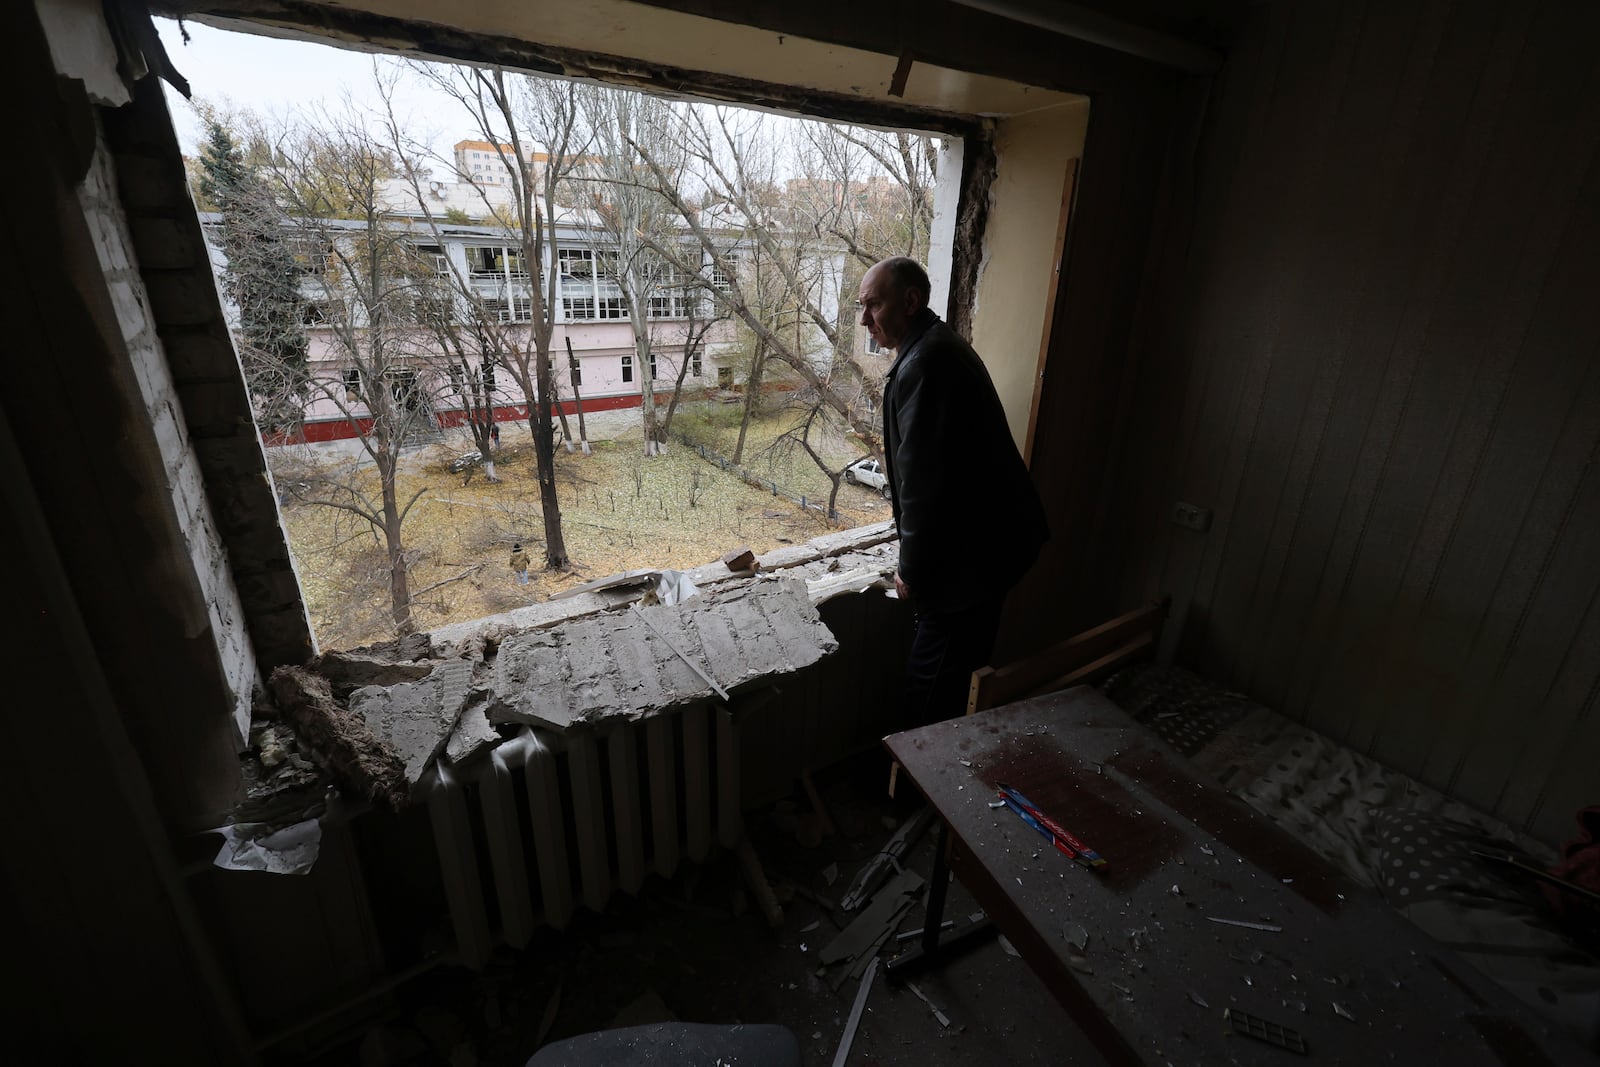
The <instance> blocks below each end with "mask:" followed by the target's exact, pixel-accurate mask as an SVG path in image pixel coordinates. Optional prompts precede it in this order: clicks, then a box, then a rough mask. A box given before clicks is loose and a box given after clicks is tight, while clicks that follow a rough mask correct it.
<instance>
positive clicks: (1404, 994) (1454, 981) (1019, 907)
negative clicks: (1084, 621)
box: [884, 688, 1593, 1067]
mask: <svg viewBox="0 0 1600 1067" xmlns="http://www.w3.org/2000/svg"><path fill="white" fill-rule="evenodd" d="M884 744H885V746H886V747H887V748H888V750H889V752H890V754H891V755H892V756H893V757H894V758H895V759H896V760H898V761H899V763H900V765H901V767H902V768H903V771H904V773H905V774H906V775H908V776H909V777H910V779H911V780H912V782H914V783H915V785H916V786H917V788H918V789H920V790H921V791H922V793H923V795H924V796H926V797H927V799H928V801H929V802H930V803H931V804H932V805H933V807H934V809H935V811H936V812H937V813H938V814H939V816H940V817H941V818H942V819H943V820H944V822H945V825H946V827H947V833H948V838H949V841H950V846H951V849H950V857H949V863H950V868H951V870H953V871H954V872H955V874H956V875H957V876H958V877H959V878H960V879H961V881H962V882H963V883H964V884H965V885H966V886H967V888H968V890H969V891H971V893H972V894H973V896H974V897H975V898H976V899H977V900H978V902H979V903H980V904H981V905H982V906H983V908H984V909H985V911H987V912H988V914H989V916H990V917H991V918H992V919H993V920H994V921H995V923H996V924H997V925H998V926H999V927H1000V929H1001V930H1002V931H1003V932H1004V933H1005V934H1006V936H1007V937H1008V938H1010V940H1011V942H1012V943H1013V945H1015V947H1016V948H1017V950H1018V951H1019V952H1020V953H1021V955H1022V957H1023V959H1024V960H1026V961H1027V963H1028V964H1029V965H1030V967H1032V969H1033V970H1034V972H1035V973H1036V974H1037V975H1038V976H1039V977H1040V978H1041V979H1042V980H1043V981H1044V982H1045V984H1046V985H1047V986H1048V987H1049V989H1050V990H1051V992H1052V993H1054V995H1055V996H1056V998H1057V999H1058V1000H1059V1001H1060V1002H1061V1004H1062V1005H1063V1006H1064V1007H1065V1008H1066V1010H1067V1011H1068V1013H1069V1014H1070V1015H1071V1016H1072V1017H1073V1018H1074V1020H1075V1021H1076V1022H1077V1023H1078V1024H1079V1026H1081V1027H1082V1029H1083V1030H1084V1032H1085V1034H1086V1035H1087V1036H1088V1038H1089V1040H1091V1041H1092V1042H1093V1043H1094V1044H1095V1046H1096V1047H1097V1048H1098V1050H1099V1051H1100V1053H1101V1054H1102V1055H1103V1056H1105V1057H1106V1058H1107V1059H1108V1060H1110V1061H1111V1062H1112V1063H1115V1064H1123V1063H1131V1064H1150V1065H1165V1064H1168V1063H1171V1064H1213V1063H1215V1064H1226V1063H1237V1064H1241V1065H1246V1067H1249V1065H1253V1064H1277V1065H1282V1064H1285V1063H1293V1062H1303V1061H1301V1058H1300V1057H1298V1056H1296V1055H1294V1054H1293V1053H1291V1052H1288V1051H1285V1050H1284V1049H1282V1048H1278V1047H1274V1046H1272V1045H1270V1044H1266V1043H1263V1042H1260V1041H1256V1040H1252V1039H1250V1038H1248V1037H1243V1036H1239V1035H1236V1034H1230V1033H1229V1025H1228V1023H1227V1022H1225V1021H1224V1018H1223V1012H1224V1010H1226V1009H1235V1010H1242V1011H1244V1012H1247V1013H1249V1014H1251V1015H1254V1016H1257V1017H1260V1018H1262V1019H1265V1020H1268V1021H1269V1022H1271V1023H1274V1024H1277V1025H1280V1026H1283V1027H1288V1028H1290V1029H1292V1030H1294V1031H1297V1032H1298V1033H1299V1034H1300V1035H1301V1036H1302V1037H1303V1039H1304V1041H1305V1043H1306V1045H1307V1046H1308V1051H1309V1059H1310V1060H1311V1061H1321V1062H1323V1063H1341V1064H1358V1065H1366V1064H1389V1063H1398V1064H1449V1065H1452V1067H1465V1065H1470V1064H1485V1065H1488V1064H1548V1063H1562V1064H1565V1063H1568V1062H1576V1063H1592V1062H1593V1060H1592V1059H1591V1058H1590V1057H1588V1056H1586V1055H1585V1054H1584V1053H1583V1052H1582V1051H1581V1050H1579V1049H1578V1048H1577V1047H1576V1045H1575V1044H1573V1043H1570V1042H1568V1041H1567V1039H1566V1038H1565V1036H1564V1035H1561V1034H1558V1033H1555V1032H1553V1031H1552V1029H1551V1028H1550V1026H1549V1025H1548V1024H1547V1023H1545V1022H1544V1021H1543V1020H1542V1019H1539V1018H1538V1017H1536V1016H1534V1015H1533V1014H1532V1013H1530V1012H1528V1011H1526V1010H1525V1009H1524V1008H1522V1006H1521V1005H1520V1004H1518V1003H1517V1002H1515V1001H1514V1000H1513V999H1512V998H1511V997H1510V995H1509V994H1507V993H1506V992H1504V991H1503V990H1501V989H1500V988H1499V987H1498V986H1496V985H1494V984H1493V983H1491V982H1490V981H1488V980H1487V979H1486V978H1484V977H1483V976H1482V975H1480V974H1478V973H1477V972H1476V971H1474V970H1472V969H1471V968H1470V967H1469V965H1467V964H1466V963H1464V962H1463V961H1461V960H1460V959H1459V958H1458V957H1456V956H1455V955H1454V954H1452V953H1451V952H1450V951H1449V950H1447V949H1445V948H1444V947H1443V946H1441V945H1439V944H1437V943H1436V942H1434V941H1432V940H1431V939H1429V938H1428V937H1427V936H1426V935H1424V934H1423V933H1422V932H1421V931H1419V930H1417V929H1416V928H1415V927H1413V926H1412V925H1411V924H1410V923H1408V922H1406V921H1405V919H1404V918H1403V917H1401V916H1400V915H1398V914H1396V913H1395V912H1394V911H1393V909H1391V908H1390V907H1389V906H1388V905H1387V904H1385V903H1384V902H1383V900H1382V899H1380V898H1379V897H1378V896H1377V895H1376V894H1374V893H1372V892H1370V891H1368V890H1366V889H1363V888H1362V887H1360V886H1358V885H1356V884H1354V883H1352V882H1351V881H1349V880H1348V879H1347V878H1345V877H1344V876H1343V875H1342V874H1341V873H1339V872H1338V871H1337V870H1336V869H1335V868H1334V867H1333V866H1332V865H1331V864H1329V863H1328V862H1327V861H1325V860H1323V859H1322V858H1321V857H1319V856H1317V855H1316V854H1315V853H1313V852H1312V851H1311V850H1310V849H1308V848H1306V847H1305V846H1303V845H1301V844H1299V843H1298V842H1297V841H1295V840H1294V839H1293V838H1292V837H1291V836H1289V835H1288V834H1287V833H1285V832H1284V831H1282V830H1280V829H1279V828H1278V827H1277V826H1275V825H1274V824H1272V823H1271V822H1269V821H1268V820H1267V819H1265V818H1263V817H1262V816H1260V815H1259V814H1257V813H1256V812H1254V811H1253V810H1252V809H1250V808H1249V807H1248V806H1247V805H1246V804H1245V803H1244V802H1243V801H1241V800H1238V799H1237V798H1235V797H1233V796H1232V795H1230V794H1228V793H1226V792H1224V791H1222V790H1221V789H1218V788H1217V787H1215V786H1213V785H1210V784H1207V783H1204V782H1202V781H1201V780H1200V779H1199V778H1197V777H1196V776H1195V775H1194V774H1193V773H1192V772H1191V771H1190V770H1188V769H1187V767H1186V766H1185V765H1184V762H1183V760H1182V757H1180V756H1178V755H1176V754H1174V753H1173V752H1172V751H1171V750H1170V749H1168V748H1167V747H1166V746H1165V745H1164V744H1163V743H1162V742H1161V741H1160V739H1159V738H1157V737H1156V736H1155V735H1154V734H1153V733H1151V732H1150V731H1148V730H1146V729H1145V728H1144V727H1142V726H1140V725H1139V724H1137V723H1135V722H1134V721H1133V720H1132V719H1130V718H1129V717H1128V716H1127V715H1126V714H1125V713H1124V712H1123V711H1122V710H1121V709H1119V708H1117V707H1116V705H1114V704H1112V703H1110V702H1109V701H1108V700H1107V699H1106V698H1105V697H1104V696H1102V695H1101V694H1100V693H1099V692H1098V691H1097V690H1094V689H1088V688H1079V689H1071V690H1067V691H1065V692H1061V693H1054V694H1050V695H1048V696H1044V697H1037V698H1033V699H1029V700H1024V701H1019V702H1017V703H1015V704H1009V705H1006V706H1004V707H1000V708H996V709H994V710H993V711H988V712H984V713H982V714H979V715H973V716H969V717H967V718H964V719H952V720H950V721H948V722H942V723H935V724H934V725H932V726H926V727H923V728H921V729H917V730H909V731H906V732H905V733H900V734H895V735H893V736H891V737H888V738H886V739H885V740H884ZM999 782H1005V783H1007V784H1009V785H1011V786H1014V787H1015V788H1017V789H1019V790H1021V791H1022V792H1023V793H1024V794H1026V795H1027V797H1028V799H1029V800H1031V801H1032V802H1033V803H1034V804H1036V805H1037V806H1038V807H1039V808H1041V809H1042V810H1043V811H1044V812H1045V813H1046V814H1048V815H1051V816H1052V817H1053V818H1054V819H1055V820H1056V821H1057V822H1058V823H1060V824H1061V825H1062V826H1063V827H1064V828H1065V829H1066V830H1068V831H1070V832H1071V833H1073V834H1075V835H1076V836H1077V837H1079V838H1080V839H1082V840H1083V842H1084V843H1085V844H1087V845H1088V846H1089V847H1090V848H1093V849H1095V850H1097V851H1098V852H1099V853H1100V854H1101V855H1102V856H1103V857H1105V859H1106V860H1107V866H1106V868H1104V869H1103V870H1102V871H1100V872H1092V871H1090V870H1088V869H1086V868H1084V867H1082V866H1080V865H1079V864H1076V863H1074V862H1072V861H1071V860H1070V859H1069V858H1068V857H1067V856H1064V855H1062V854H1061V853H1060V852H1058V851H1056V850H1055V849H1053V848H1052V847H1051V846H1050V843H1049V841H1048V840H1046V839H1045V838H1044V837H1042V836H1040V835H1039V834H1038V833H1037V832H1036V831H1035V830H1033V829H1031V828H1030V827H1029V826H1028V825H1027V824H1025V823H1024V822H1023V821H1022V820H1021V819H1020V818H1018V817H1017V816H1016V815H1014V814H1013V813H1012V812H1011V811H1009V810H1007V809H1005V808H1000V809H991V808H990V807H989V805H990V803H991V802H993V801H994V800H995V798H996V794H995V785H996V784H997V783H999ZM935 881H936V882H937V883H941V884H940V885H937V886H935V888H942V882H943V881H944V879H943V878H942V877H937V878H936V879H935ZM937 895H938V896H940V897H942V895H943V894H942V893H940V894H937ZM938 903H939V902H936V901H934V900H932V899H931V898H930V904H929V910H930V913H932V912H934V911H936V910H938ZM1213 919H1226V920H1232V921H1234V922H1245V923H1256V924H1260V925H1262V926H1266V927H1278V928H1279V929H1278V930H1276V931H1272V930H1265V929H1250V928H1245V927H1241V926H1233V925H1225V924H1221V923H1217V922H1213V921H1212V920H1213ZM937 921H938V916H937V915H933V914H930V922H931V923H932V924H933V926H934V927H936V925H937ZM930 928H933V927H930ZM1085 934H1086V935H1087V943H1086V945H1085V946H1084V948H1083V950H1082V951H1079V950H1078V949H1076V948H1075V947H1073V943H1074V942H1077V941H1082V940H1083V935H1085ZM1335 1005H1337V1007H1336V1006H1335Z"/></svg>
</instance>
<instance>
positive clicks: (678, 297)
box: [650, 292, 689, 319]
mask: <svg viewBox="0 0 1600 1067" xmlns="http://www.w3.org/2000/svg"><path fill="white" fill-rule="evenodd" d="M650 317H651V318H652V319H686V318H688V317H689V299H688V297H687V296H686V295H685V294H683V293H681V292H679V293H660V294H657V295H655V296H652V297H651V298H650Z"/></svg>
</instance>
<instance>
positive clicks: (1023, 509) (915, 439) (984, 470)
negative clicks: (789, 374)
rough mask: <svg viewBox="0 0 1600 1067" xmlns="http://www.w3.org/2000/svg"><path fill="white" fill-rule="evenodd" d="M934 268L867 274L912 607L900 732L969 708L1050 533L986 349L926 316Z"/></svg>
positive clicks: (913, 266)
mask: <svg viewBox="0 0 1600 1067" xmlns="http://www.w3.org/2000/svg"><path fill="white" fill-rule="evenodd" d="M930 289H931V286H930V284H929V281H928V273H927V271H925V270H924V269H923V268H922V266H921V265H920V264H919V263H917V262H916V261H915V260H913V259H909V258H906V257H904V256H895V257H892V258H890V259H885V260H883V261H882V262H880V263H878V264H876V265H874V266H873V267H872V268H871V269H869V270H868V271H867V273H866V274H865V275H864V276H863V277H862V279H861V288H860V290H859V294H858V295H859V299H858V301H857V307H858V308H859V309H860V312H861V325H863V326H865V327H866V328H867V331H868V332H869V333H870V334H871V335H872V339H873V340H874V341H876V342H878V344H879V345H881V346H883V347H885V348H893V349H894V350H895V359H894V362H893V364H891V365H890V367H889V370H888V372H887V374H886V375H885V377H884V388H883V432H884V460H885V466H886V467H887V469H888V475H889V491H890V501H891V503H892V505H893V508H894V520H895V526H896V528H897V529H898V531H899V535H900V561H899V566H898V568H897V569H896V570H895V576H894V585H895V593H896V595H897V596H899V597H900V599H902V600H904V601H906V602H907V603H909V604H910V605H911V607H912V610H913V612H914V613H915V618H916V632H915V635H914V636H913V638H912V643H911V653H910V656H909V658H908V662H907V664H906V689H905V697H904V704H903V707H902V719H903V724H902V725H903V728H909V727H912V726H919V725H923V724H926V723H930V722H938V721H940V720H942V719H948V718H953V717H955V716H957V715H960V714H962V713H963V712H964V711H965V710H966V697H967V688H968V684H969V681H970V678H971V675H972V672H973V671H975V670H977V669H978V668H979V667H982V666H984V665H985V664H987V663H988V661H989V654H990V653H991V652H993V651H994V641H995V636H996V634H997V633H998V632H999V629H1000V612H1001V608H1002V607H1003V606H1004V604H1005V597H1006V593H1007V592H1008V591H1009V590H1010V589H1011V587H1012V586H1014V585H1016V583H1017V582H1018V581H1020V580H1021V578H1022V576H1023V574H1025V573H1026V572H1027V571H1028V569H1029V568H1030V567H1032V566H1033V562H1034V560H1035V559H1037V558H1038V555H1039V549H1040V547H1041V546H1042V545H1043V544H1044V542H1045V541H1046V540H1047V539H1048V538H1049V536H1050V531H1049V526H1048V524H1047V523H1046V521H1045V514H1044V506H1043V505H1042V504H1041V503H1040V501H1039V494H1038V492H1037V491H1036V490H1035V489H1034V486H1033V480H1032V478H1031V477H1030V476H1029V474H1028V468H1027V465H1026V464H1025V463H1024V462H1023V460H1022V455H1021V453H1019V452H1018V451H1017V446H1016V442H1015V440H1014V439H1013V438H1012V436H1011V428H1010V426H1009V425H1008V424H1007V422H1006V416H1005V410H1004V408H1002V407H1001V405H1000V397H999V394H997V393H996V392H995V388H994V383H993V382H992V381H990V379H989V372H988V371H987V370H986V369H985V368H984V365H983V362H982V360H981V359H979V357H978V354H977V353H976V352H974V351H973V349H972V346H971V345H970V344H968V343H967V342H966V341H965V340H964V339H963V338H962V337H961V336H960V335H959V334H957V333H956V332H955V331H954V330H952V329H951V328H950V327H949V326H947V325H946V324H945V323H944V322H943V321H941V320H940V318H939V316H937V315H935V314H934V313H933V311H932V310H930V309H929V308H928V295H929V292H930Z"/></svg>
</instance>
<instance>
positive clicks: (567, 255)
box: [556, 248, 594, 278]
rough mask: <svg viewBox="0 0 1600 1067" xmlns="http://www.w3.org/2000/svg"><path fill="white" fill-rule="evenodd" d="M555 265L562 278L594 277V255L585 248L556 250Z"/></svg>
mask: <svg viewBox="0 0 1600 1067" xmlns="http://www.w3.org/2000/svg"><path fill="white" fill-rule="evenodd" d="M556 263H557V265H558V266H559V267H560V270H561V276H562V277H563V278H593V277H594V253H593V252H591V251H590V250H589V249H587V248H558V249H556Z"/></svg>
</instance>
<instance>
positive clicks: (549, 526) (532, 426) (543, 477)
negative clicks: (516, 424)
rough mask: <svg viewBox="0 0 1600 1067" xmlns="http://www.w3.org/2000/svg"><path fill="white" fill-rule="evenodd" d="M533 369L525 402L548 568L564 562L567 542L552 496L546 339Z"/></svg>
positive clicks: (553, 451) (553, 473)
mask: <svg viewBox="0 0 1600 1067" xmlns="http://www.w3.org/2000/svg"><path fill="white" fill-rule="evenodd" d="M534 370H535V373H536V374H537V375H538V379H539V380H538V385H539V388H538V394H539V395H538V397H537V398H536V399H534V400H533V402H532V403H530V404H529V405H528V429H529V430H531V431H533V454H534V456H535V457H536V458H537V460H538V469H539V505H540V509H541V510H542V511H543V513H544V562H545V566H546V567H547V568H549V569H550V570H561V569H563V568H564V567H566V565H567V541H566V538H565V537H564V536H563V535H562V533H561V500H560V498H559V497H558V496H557V495H556V446H555V441H553V440H552V439H551V432H550V431H551V425H552V420H551V418H550V393H551V389H550V386H551V384H552V382H551V379H550V344H549V341H548V340H546V341H544V342H543V343H541V344H540V345H538V347H537V348H536V349H535V352H534Z"/></svg>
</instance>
